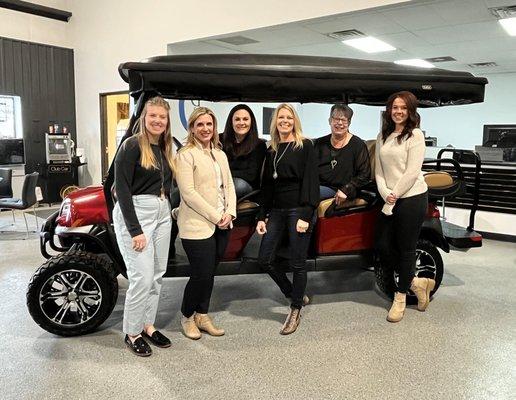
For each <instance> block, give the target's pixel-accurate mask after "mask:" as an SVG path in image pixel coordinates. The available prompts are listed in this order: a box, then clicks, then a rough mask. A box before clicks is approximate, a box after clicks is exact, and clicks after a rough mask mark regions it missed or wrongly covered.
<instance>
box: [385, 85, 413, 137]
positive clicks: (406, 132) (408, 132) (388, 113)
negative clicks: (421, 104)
mask: <svg viewBox="0 0 516 400" xmlns="http://www.w3.org/2000/svg"><path fill="white" fill-rule="evenodd" d="M397 98H400V99H401V100H403V101H404V102H405V104H406V105H407V112H408V118H407V121H406V122H405V126H404V127H403V131H402V132H401V134H400V135H399V136H398V137H397V140H398V143H401V142H402V141H403V139H404V138H407V139H408V138H410V137H411V136H412V130H413V129H415V128H419V122H420V120H421V118H420V116H419V114H418V112H417V103H418V101H417V98H416V96H414V94H413V93H411V92H407V91H402V92H397V93H394V94H392V95H391V96H390V97H389V98H388V99H387V104H386V106H385V111H384V113H383V117H382V140H383V141H384V142H385V140H386V139H387V137H388V136H389V135H390V134H391V133H392V132H394V129H396V124H395V123H394V121H393V120H392V105H393V103H394V100H396V99H397Z"/></svg>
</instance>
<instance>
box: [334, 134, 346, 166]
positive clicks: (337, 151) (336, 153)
mask: <svg viewBox="0 0 516 400" xmlns="http://www.w3.org/2000/svg"><path fill="white" fill-rule="evenodd" d="M348 135H350V134H349V133H348ZM346 139H347V140H344V145H342V147H339V148H337V147H335V146H333V143H332V142H331V139H330V156H331V160H330V166H331V169H334V168H335V167H336V165H337V164H338V162H337V160H336V158H337V156H338V155H339V153H340V151H341V150H342V149H343V148H344V147H345V146H346V145H347V144H348V143H349V141H350V139H351V135H350V136H349V137H347V138H346Z"/></svg>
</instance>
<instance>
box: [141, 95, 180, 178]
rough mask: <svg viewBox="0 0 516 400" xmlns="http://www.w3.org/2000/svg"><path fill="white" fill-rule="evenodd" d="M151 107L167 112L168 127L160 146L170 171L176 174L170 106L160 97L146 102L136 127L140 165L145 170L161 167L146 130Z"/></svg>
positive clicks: (161, 137)
mask: <svg viewBox="0 0 516 400" xmlns="http://www.w3.org/2000/svg"><path fill="white" fill-rule="evenodd" d="M149 106H158V107H163V108H164V109H165V110H167V126H166V128H165V131H164V132H163V133H162V134H161V135H160V136H159V141H158V145H159V147H160V149H161V152H162V153H163V155H164V156H165V159H166V160H167V163H168V165H169V166H170V169H171V170H172V172H174V171H175V166H174V159H173V158H172V131H171V129H170V105H169V104H168V102H167V101H166V100H165V99H164V98H163V97H160V96H156V97H152V98H150V99H149V100H147V101H146V102H145V106H144V107H143V111H142V114H141V115H140V118H139V119H138V122H137V123H136V124H135V125H134V129H133V133H134V134H135V135H136V137H137V138H138V145H139V146H140V153H141V157H140V164H141V165H142V167H143V168H145V169H151V168H155V169H159V168H160V165H159V163H158V161H157V160H156V157H155V156H154V152H153V151H152V147H151V142H150V139H149V133H148V132H147V129H146V128H145V116H146V115H147V110H148V108H149Z"/></svg>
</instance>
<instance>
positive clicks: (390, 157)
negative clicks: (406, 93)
mask: <svg viewBox="0 0 516 400" xmlns="http://www.w3.org/2000/svg"><path fill="white" fill-rule="evenodd" d="M399 135H400V134H399V133H394V132H393V133H391V134H390V135H389V136H388V137H387V139H386V140H385V143H384V142H383V140H382V134H381V133H380V134H378V137H377V138H376V152H375V153H376V154H375V157H376V168H375V177H376V185H377V186H378V191H379V192H380V195H381V196H382V198H383V199H384V200H386V198H387V196H388V195H389V194H390V193H393V194H394V195H395V196H396V197H398V198H404V197H412V196H416V195H418V194H421V193H424V192H426V191H427V190H428V187H427V185H426V183H425V179H424V177H423V172H422V171H421V166H422V165H423V160H424V158H425V136H424V134H423V132H422V131H421V130H420V129H418V128H416V129H414V130H413V131H412V136H411V137H410V138H408V139H403V141H402V142H401V144H399V143H398V140H397V137H398V136H399ZM392 208H393V206H389V205H388V204H386V207H384V210H383V211H384V213H385V214H387V215H390V214H392Z"/></svg>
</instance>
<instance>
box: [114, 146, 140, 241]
mask: <svg viewBox="0 0 516 400" xmlns="http://www.w3.org/2000/svg"><path fill="white" fill-rule="evenodd" d="M139 158H140V151H139V148H138V147H137V143H136V146H135V144H134V142H132V141H131V140H130V139H127V140H126V141H125V142H124V144H123V145H122V147H121V148H120V151H119V152H118V153H117V155H116V158H115V190H116V197H117V201H118V204H119V206H120V210H121V211H122V216H123V217H124V221H125V226H126V227H127V231H128V232H129V234H130V235H131V237H135V236H138V235H141V234H142V233H143V230H142V227H141V226H140V222H139V221H138V217H137V216H136V211H135V210H134V203H133V194H132V191H131V186H132V181H133V175H134V170H135V168H136V163H137V162H138V159H139Z"/></svg>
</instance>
